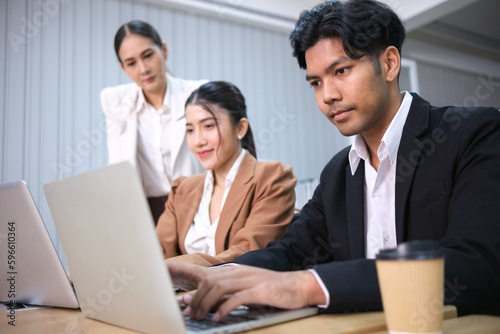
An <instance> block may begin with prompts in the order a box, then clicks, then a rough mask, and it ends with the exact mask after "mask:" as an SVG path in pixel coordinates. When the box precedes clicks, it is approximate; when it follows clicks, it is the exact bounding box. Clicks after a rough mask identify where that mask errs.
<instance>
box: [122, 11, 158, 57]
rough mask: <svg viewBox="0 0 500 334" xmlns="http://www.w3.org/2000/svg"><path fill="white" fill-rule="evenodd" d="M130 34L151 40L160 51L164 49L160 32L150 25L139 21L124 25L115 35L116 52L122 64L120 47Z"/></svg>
mask: <svg viewBox="0 0 500 334" xmlns="http://www.w3.org/2000/svg"><path fill="white" fill-rule="evenodd" d="M130 34H135V35H139V36H143V37H147V38H149V39H151V40H152V41H153V43H154V44H156V45H157V46H158V47H159V48H160V49H162V48H163V44H162V41H161V38H160V35H158V32H157V31H156V30H155V28H153V27H152V26H151V25H150V24H149V23H146V22H143V21H139V20H133V21H130V22H128V23H125V24H124V25H122V26H121V27H120V28H119V29H118V31H117V32H116V35H115V52H116V56H117V57H118V60H119V61H120V63H121V62H122V60H121V59H120V55H119V54H118V51H120V46H121V45H122V42H123V40H124V39H125V37H126V36H127V35H130Z"/></svg>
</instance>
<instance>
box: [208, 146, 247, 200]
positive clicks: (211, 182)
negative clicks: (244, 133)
mask: <svg viewBox="0 0 500 334" xmlns="http://www.w3.org/2000/svg"><path fill="white" fill-rule="evenodd" d="M245 153H246V150H245V149H244V148H242V149H241V152H240V155H239V156H238V158H236V161H235V162H234V163H233V166H232V167H231V169H230V170H229V173H227V176H226V182H225V188H226V189H227V188H229V187H231V185H232V184H233V182H234V179H235V177H236V173H238V169H239V168H240V165H241V161H243V157H244V156H245ZM213 187H214V176H213V173H212V171H211V170H209V171H207V174H206V177H205V185H204V187H203V189H204V191H203V192H204V194H207V193H209V194H212V191H213Z"/></svg>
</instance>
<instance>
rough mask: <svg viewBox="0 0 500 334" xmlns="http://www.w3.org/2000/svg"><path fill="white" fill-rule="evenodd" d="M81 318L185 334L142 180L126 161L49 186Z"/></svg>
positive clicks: (51, 204)
mask: <svg viewBox="0 0 500 334" xmlns="http://www.w3.org/2000/svg"><path fill="white" fill-rule="evenodd" d="M44 192H45V196H46V197H47V201H48V203H49V207H50V211H51V213H52V217H53V219H54V223H55V225H56V229H57V233H58V235H59V239H60V241H61V245H62V248H63V250H64V254H65V257H66V260H67V263H68V268H69V271H70V274H71V277H72V279H73V282H74V286H75V289H76V293H77V295H78V298H79V300H80V306H81V309H82V312H83V313H84V315H86V316H87V317H91V318H95V319H98V320H101V321H105V322H109V323H112V324H116V325H119V326H123V327H126V328H130V329H134V330H138V331H141V332H147V333H167V332H168V333H174V334H175V333H185V327H184V322H183V319H182V316H181V313H180V311H179V306H178V302H177V300H176V298H175V295H174V291H173V288H172V283H171V280H170V276H169V275H168V273H167V270H166V267H165V264H164V260H163V256H162V252H161V248H160V245H159V242H158V238H157V236H156V233H155V229H154V223H153V219H152V217H151V212H150V210H149V207H148V205H147V202H146V197H145V196H144V192H143V190H142V185H141V183H140V181H139V178H138V174H137V172H136V170H135V168H134V166H133V165H132V164H131V163H128V162H124V163H120V164H116V165H111V166H107V167H103V168H100V169H96V170H93V171H90V172H87V173H83V174H80V175H77V176H73V177H69V178H67V179H64V180H61V181H56V182H53V183H49V184H46V185H44Z"/></svg>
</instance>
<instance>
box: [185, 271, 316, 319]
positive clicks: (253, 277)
mask: <svg viewBox="0 0 500 334" xmlns="http://www.w3.org/2000/svg"><path fill="white" fill-rule="evenodd" d="M203 269H205V268H203ZM207 270H208V271H209V272H204V274H206V275H205V276H204V277H201V276H203V275H197V276H196V279H194V280H195V281H197V282H198V290H197V291H196V292H195V293H192V294H188V295H185V297H184V298H183V300H184V302H185V303H186V304H188V305H189V307H188V309H186V311H185V314H187V315H189V316H190V317H191V318H196V319H204V318H205V316H206V314H207V313H208V312H209V311H210V310H211V309H212V308H216V312H215V314H214V316H213V318H212V320H214V321H220V320H221V319H222V318H223V317H225V316H226V315H227V314H229V312H231V311H232V310H234V309H235V308H236V307H238V306H240V305H252V304H260V305H269V306H273V307H279V308H283V309H298V308H302V307H304V306H308V305H321V304H324V303H325V302H326V301H325V295H324V293H323V290H322V289H321V287H320V286H319V284H318V282H317V281H316V278H315V277H314V275H313V274H312V273H310V272H308V271H295V272H276V271H271V270H267V269H261V268H256V267H251V266H245V265H238V266H224V267H220V268H211V269H207ZM193 275H194V272H193Z"/></svg>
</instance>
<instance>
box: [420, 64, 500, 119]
mask: <svg viewBox="0 0 500 334" xmlns="http://www.w3.org/2000/svg"><path fill="white" fill-rule="evenodd" d="M418 76H419V80H420V82H421V83H425V84H421V85H420V93H421V94H422V96H424V97H425V98H426V99H427V100H428V101H429V102H431V103H432V104H434V105H437V106H440V105H466V106H494V107H496V108H499V109H500V78H499V77H495V76H494V75H493V74H489V73H484V74H478V73H471V72H467V71H465V70H464V71H460V70H456V69H451V68H447V67H443V66H439V65H436V64H432V63H428V62H423V61H420V62H418Z"/></svg>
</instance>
